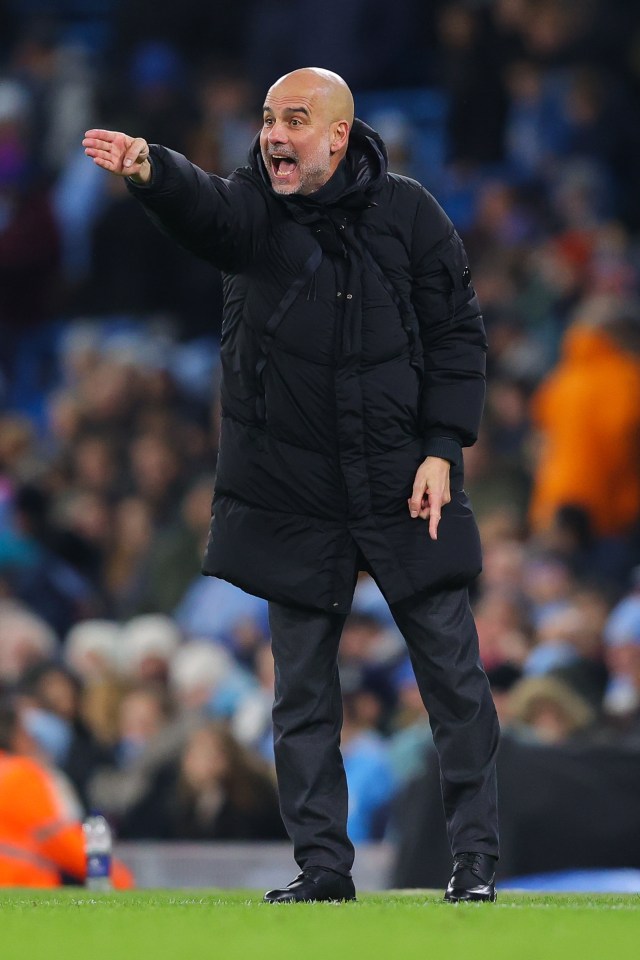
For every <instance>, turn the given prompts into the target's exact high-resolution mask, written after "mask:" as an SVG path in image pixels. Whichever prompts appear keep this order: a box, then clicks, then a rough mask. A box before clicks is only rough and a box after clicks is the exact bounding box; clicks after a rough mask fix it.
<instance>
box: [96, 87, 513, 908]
mask: <svg viewBox="0 0 640 960" xmlns="http://www.w3.org/2000/svg"><path fill="white" fill-rule="evenodd" d="M83 143H84V146H85V149H86V153H87V155H88V156H89V157H91V158H92V159H93V160H94V161H95V162H96V163H97V164H98V165H99V166H101V167H103V168H104V169H106V170H109V171H110V172H112V173H114V174H117V175H120V176H127V177H129V187H130V190H131V192H132V193H133V194H134V196H135V197H136V198H137V199H138V200H139V201H140V202H141V203H142V204H143V205H144V207H145V209H146V210H147V211H148V213H149V214H150V216H151V217H152V219H154V220H155V221H156V222H157V223H158V224H159V226H161V228H162V229H163V230H165V231H166V232H167V233H169V234H170V235H171V236H173V237H175V239H176V240H178V242H180V243H181V244H182V245H183V246H185V247H187V248H188V249H190V250H192V251H193V252H194V253H196V254H198V255H200V256H202V257H205V258H207V259H208V260H210V261H211V262H212V263H214V264H216V265H217V266H218V267H220V268H221V269H222V270H223V272H224V292H225V313H224V319H223V330H222V345H221V352H222V364H223V386H222V412H223V416H222V431H221V440H220V453H219V459H218V468H217V477H216V485H215V492H214V501H213V519H212V526H211V535H210V539H209V544H208V547H207V554H206V559H205V566H204V570H205V572H206V573H208V574H210V575H213V576H218V577H222V578H224V579H227V580H230V581H231V582H232V583H235V584H237V585H238V586H239V587H242V588H243V589H244V590H246V591H248V592H249V593H254V594H257V595H260V596H262V597H266V598H267V599H268V600H269V602H270V603H269V615H270V625H271V633H272V644H273V653H274V657H275V664H276V691H275V694H276V695H275V704H274V711H273V720H274V736H275V758H276V770H277V775H278V785H279V790H280V802H281V809H282V816H283V819H284V822H285V825H286V827H287V830H288V832H289V834H290V836H291V838H292V840H293V843H294V854H295V858H296V860H297V862H298V864H299V866H300V868H301V871H302V872H301V873H300V874H299V876H298V877H296V879H295V880H294V881H292V883H291V884H289V886H288V887H286V888H284V889H280V890H271V891H269V892H268V893H267V894H266V899H267V900H268V901H270V902H281V901H291V900H350V899H353V897H354V896H355V891H354V886H353V882H352V880H351V866H352V862H353V847H352V845H351V842H350V841H349V839H348V837H347V833H346V819H347V790H346V782H345V776H344V769H343V765H342V759H341V755H340V749H339V743H340V727H341V721H342V713H341V710H342V708H341V697H340V683H339V678H338V671H337V665H336V661H337V652H338V643H339V639H340V633H341V630H342V627H343V624H344V621H345V617H346V615H347V613H348V611H349V608H350V604H351V599H352V596H353V590H354V585H355V580H356V576H357V573H358V570H359V569H367V570H369V571H370V572H371V574H372V575H373V577H374V578H375V579H376V581H377V582H378V584H379V586H380V588H381V590H382V592H383V593H384V595H385V597H386V599H387V601H388V602H389V604H390V608H391V611H392V613H393V616H394V618H395V620H396V623H397V624H398V626H399V628H400V630H401V631H402V633H403V635H404V637H405V638H406V641H407V644H408V646H409V650H410V653H411V657H412V661H413V664H414V669H415V672H416V677H417V680H418V683H419V685H420V690H421V693H422V696H423V699H424V701H425V704H426V706H427V709H428V710H429V714H430V719H431V725H432V728H433V733H434V739H435V743H436V746H437V748H438V751H439V756H440V762H441V768H442V786H443V796H444V804H445V809H446V814H447V823H448V829H449V837H450V840H451V844H452V848H453V853H454V860H455V862H454V874H453V877H452V880H451V883H450V884H449V887H448V890H447V893H446V897H447V899H449V900H454V901H455V900H460V899H474V900H475V899H482V900H486V899H493V898H494V896H495V893H494V886H493V874H494V869H493V868H494V862H495V858H497V855H498V845H497V843H498V842H497V814H496V796H495V772H494V759H495V753H496V749H497V744H498V725H497V720H496V717H495V711H494V708H493V702H492V700H491V695H490V692H489V688H488V685H487V681H486V677H485V675H484V673H483V671H482V668H481V666H480V664H479V661H478V648H477V636H476V632H475V626H474V623H473V619H472V617H471V613H470V610H469V604H468V598H467V592H466V588H465V585H466V584H467V582H468V581H469V580H470V579H471V578H472V577H473V576H475V575H476V574H477V573H478V571H479V569H480V563H481V561H480V547H479V541H478V534H477V529H476V526H475V522H474V519H473V516H472V513H471V509H470V506H469V502H468V499H467V498H466V495H465V494H464V491H463V490H462V466H461V463H462V460H461V446H462V445H465V444H471V443H473V442H474V440H475V436H476V432H477V428H478V421H479V418H480V414H481V408H482V403H483V397H484V360H485V348H486V344H485V336H484V330H483V325H482V319H481V317H480V314H479V311H478V305H477V302H476V299H475V294H474V291H473V288H472V287H471V285H470V274H469V268H468V265H467V260H466V256H465V253H464V249H463V247H462V243H461V241H460V239H459V237H458V236H457V234H456V233H455V231H454V229H453V227H452V225H451V223H450V221H449V220H448V218H447V217H446V215H445V214H444V212H443V211H442V210H441V209H440V207H439V206H438V205H437V203H436V202H435V201H434V200H433V198H432V197H431V196H430V195H429V194H428V193H427V192H426V190H424V189H423V188H422V187H421V186H420V184H418V183H416V182H415V181H412V180H408V179H406V178H404V177H399V176H395V175H394V174H390V173H388V171H387V159H386V150H385V147H384V144H383V143H382V141H381V139H380V138H379V136H378V135H377V134H376V133H375V132H374V131H373V130H371V129H370V128H369V127H367V126H366V125H365V124H363V123H361V122H360V121H359V120H354V113H353V98H352V96H351V92H350V91H349V88H348V87H347V85H346V84H345V82H344V81H343V80H342V79H341V78H340V77H338V76H336V75H335V74H333V73H330V72H329V71H326V70H322V69H317V68H309V69H304V70H296V71H294V72H293V73H291V74H288V75H286V76H284V77H282V78H281V79H280V80H278V82H277V83H275V84H274V85H273V86H272V87H271V89H270V90H269V92H268V93H267V97H266V100H265V104H264V118H263V126H262V131H261V133H260V135H259V137H256V140H255V141H254V144H253V146H252V148H251V152H250V159H249V166H248V167H246V168H243V169H241V170H237V171H235V173H233V174H232V175H231V177H230V178H229V179H228V180H225V179H222V178H220V177H216V176H207V175H206V174H205V173H203V172H202V171H201V170H199V169H198V168H197V167H194V166H193V165H192V164H190V163H189V162H188V161H187V160H186V159H185V158H184V157H182V156H179V155H178V154H175V153H173V152H172V151H171V150H167V149H166V148H164V147H160V146H151V147H149V146H148V144H147V143H146V142H145V141H144V140H142V139H140V138H135V139H134V138H132V137H129V136H126V135H125V134H122V133H114V132H111V131H106V130H90V131H88V133H87V134H86V138H85V140H84V141H83ZM443 507H444V510H443Z"/></svg>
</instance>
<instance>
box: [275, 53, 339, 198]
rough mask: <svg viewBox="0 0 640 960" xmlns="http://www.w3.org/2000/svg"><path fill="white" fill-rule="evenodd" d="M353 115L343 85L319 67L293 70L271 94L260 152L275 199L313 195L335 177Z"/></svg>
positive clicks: (276, 83) (337, 77)
mask: <svg viewBox="0 0 640 960" xmlns="http://www.w3.org/2000/svg"><path fill="white" fill-rule="evenodd" d="M353 113H354V111H353V96H352V94H351V91H350V90H349V87H348V86H347V84H346V83H345V82H344V80H343V79H342V77H339V76H338V74H337V73H332V72H331V70H324V69H322V68H321V67H305V68H304V69H302V70H294V71H293V72H292V73H287V74H285V76H284V77H280V79H279V80H277V81H276V82H275V83H274V84H273V86H272V87H270V88H269V90H268V92H267V96H266V98H265V102H264V123H263V128H262V133H261V135H260V148H261V151H262V158H263V160H264V164H265V167H266V169H267V172H268V174H269V177H270V179H271V185H272V186H273V189H274V190H275V191H276V193H280V194H292V193H301V194H304V195H306V194H310V193H315V192H316V191H317V190H319V189H320V187H322V186H323V185H324V184H325V183H326V182H327V181H328V180H329V179H330V178H331V177H332V176H333V174H334V172H335V170H336V168H337V167H338V165H339V163H340V161H341V160H342V158H343V157H344V155H345V154H346V152H347V147H348V144H349V132H350V130H351V127H352V125H353Z"/></svg>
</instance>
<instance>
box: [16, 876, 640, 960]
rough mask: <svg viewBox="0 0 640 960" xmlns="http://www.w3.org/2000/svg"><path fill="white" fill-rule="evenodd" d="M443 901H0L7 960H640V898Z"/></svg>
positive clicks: (68, 892)
mask: <svg viewBox="0 0 640 960" xmlns="http://www.w3.org/2000/svg"><path fill="white" fill-rule="evenodd" d="M441 896H442V894H441V893H440V892H437V893H435V892H422V893H418V892H414V891H412V892H410V893H407V894H404V893H394V892H391V893H388V894H363V895H362V896H360V897H359V898H358V901H357V902H355V903H346V904H328V903H318V904H281V905H270V904H263V903H261V894H259V893H256V892H255V891H233V892H230V891H215V890H211V891H210V890H207V891H200V890H198V891H184V890H180V891H138V892H128V893H119V894H90V893H88V892H86V891H84V890H74V889H72V888H65V889H63V890H61V891H47V892H43V891H30V890H28V891H27V890H20V891H3V892H0V958H1V960H76V958H78V960H106V958H109V960H199V958H215V960H218V958H220V960H320V958H322V960H342V958H345V960H360V958H363V960H378V958H380V960H382V958H385V960H387V958H389V960H396V958H397V960H413V958H416V960H418V958H419V960H458V958H459V960H489V958H492V960H573V958H576V960H578V958H584V960H600V958H602V960H631V958H633V960H637V958H639V957H640V896H622V895H620V896H612V895H599V896H596V895H553V896H551V895H544V896H543V895H528V894H520V895H519V894H506V893H504V894H501V895H499V899H498V902H497V903H496V904H494V905H491V904H460V905H458V906H454V905H450V904H444V903H442V902H441V900H440V898H441Z"/></svg>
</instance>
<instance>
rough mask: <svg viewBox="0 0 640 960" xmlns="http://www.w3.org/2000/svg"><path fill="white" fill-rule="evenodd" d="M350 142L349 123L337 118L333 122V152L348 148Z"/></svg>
mask: <svg viewBox="0 0 640 960" xmlns="http://www.w3.org/2000/svg"><path fill="white" fill-rule="evenodd" d="M348 142H349V124H348V123H347V121H346V120H337V121H336V122H335V123H332V124H331V153H339V152H340V151H341V150H346V147H347V143H348Z"/></svg>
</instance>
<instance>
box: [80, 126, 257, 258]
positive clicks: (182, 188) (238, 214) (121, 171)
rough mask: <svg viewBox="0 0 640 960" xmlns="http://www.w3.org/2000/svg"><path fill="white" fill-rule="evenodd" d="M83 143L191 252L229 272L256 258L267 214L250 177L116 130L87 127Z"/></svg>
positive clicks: (98, 162) (153, 217) (95, 159)
mask: <svg viewBox="0 0 640 960" xmlns="http://www.w3.org/2000/svg"><path fill="white" fill-rule="evenodd" d="M83 146H84V148H85V153H86V154H87V156H89V157H91V159H92V160H93V162H94V163H96V164H97V165H98V166H100V167H102V168H103V169H104V170H107V171H109V173H112V174H114V175H116V176H121V177H126V178H127V185H128V187H129V189H130V192H131V193H132V194H133V195H134V196H135V197H136V199H137V200H139V201H140V203H142V205H143V206H144V208H145V210H146V212H147V213H148V214H149V216H150V217H151V219H152V220H153V221H154V223H155V224H156V226H158V227H159V228H160V229H161V230H162V231H163V232H164V233H166V234H168V235H169V236H170V237H172V238H173V239H174V240H176V241H177V242H178V243H179V244H180V245H181V246H183V247H185V248H186V249H187V250H189V251H191V252H192V253H195V254H196V255H197V256H199V257H202V258H204V259H205V260H208V261H210V262H211V263H213V264H215V265H216V266H218V267H220V268H221V269H223V270H227V271H231V272H233V271H237V270H240V269H242V267H244V266H246V264H248V263H249V262H250V261H251V260H252V259H253V257H254V256H255V254H256V251H257V249H258V247H259V246H260V244H261V242H262V240H263V239H264V236H265V234H266V231H267V229H268V223H269V218H268V210H267V203H266V199H265V196H264V194H263V193H262V191H261V190H260V188H259V187H258V186H257V185H256V184H255V183H254V182H253V181H252V180H250V179H249V178H248V177H241V176H237V177H236V176H232V177H231V178H230V179H228V180H227V179H224V178H223V177H218V176H214V175H212V174H207V173H205V172H204V171H203V170H201V169H200V168H199V167H197V166H196V165H195V164H193V163H191V162H190V161H189V160H187V159H186V157H183V156H182V155H181V154H179V153H175V152H174V151H173V150H169V149H167V148H166V147H161V146H156V145H153V144H152V145H149V144H148V143H147V142H146V140H143V139H141V138H140V137H138V138H133V137H129V136H127V135H126V134H124V133H120V132H118V131H113V130H101V129H94V130H88V131H87V133H86V135H85V139H84V140H83Z"/></svg>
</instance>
